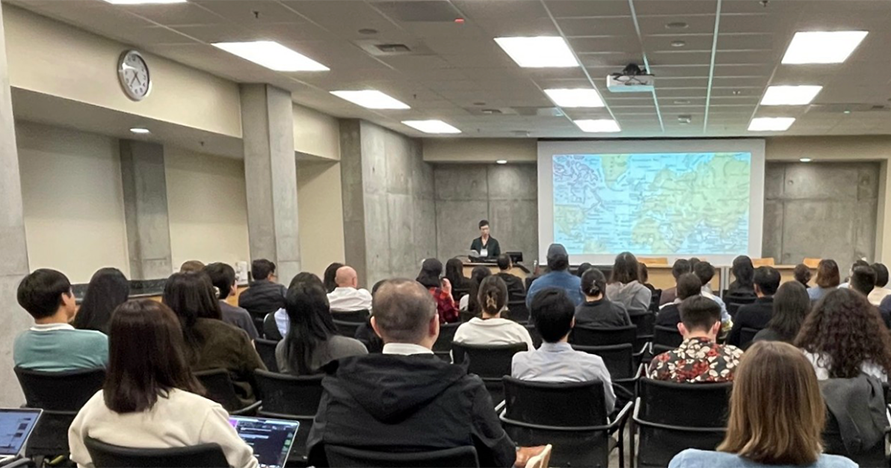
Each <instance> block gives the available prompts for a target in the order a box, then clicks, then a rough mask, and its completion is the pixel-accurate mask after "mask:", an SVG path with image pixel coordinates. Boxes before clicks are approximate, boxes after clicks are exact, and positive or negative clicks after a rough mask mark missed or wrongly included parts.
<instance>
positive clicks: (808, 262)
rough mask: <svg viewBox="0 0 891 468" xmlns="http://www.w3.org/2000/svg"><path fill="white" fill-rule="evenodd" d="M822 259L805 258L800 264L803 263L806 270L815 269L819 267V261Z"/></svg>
mask: <svg viewBox="0 0 891 468" xmlns="http://www.w3.org/2000/svg"><path fill="white" fill-rule="evenodd" d="M821 260H823V259H822V258H805V259H804V260H802V262H801V263H804V266H806V267H808V268H817V267H818V266H820V261H821Z"/></svg>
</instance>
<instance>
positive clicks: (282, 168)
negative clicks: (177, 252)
mask: <svg viewBox="0 0 891 468" xmlns="http://www.w3.org/2000/svg"><path fill="white" fill-rule="evenodd" d="M293 107H294V104H293V102H292V101H291V93H289V92H288V91H285V90H283V89H279V88H276V87H274V86H270V85H266V84H246V85H242V86H241V122H242V123H241V126H242V134H243V137H242V141H243V142H244V178H245V186H246V192H247V211H248V236H249V238H250V247H251V260H256V259H258V258H266V259H269V260H271V261H273V262H275V264H276V266H277V268H278V271H277V273H278V277H279V278H280V279H281V282H282V283H284V284H287V283H289V282H290V281H291V278H293V277H294V276H295V275H296V274H297V273H299V272H300V238H299V237H298V232H297V161H296V159H295V156H294V110H293Z"/></svg>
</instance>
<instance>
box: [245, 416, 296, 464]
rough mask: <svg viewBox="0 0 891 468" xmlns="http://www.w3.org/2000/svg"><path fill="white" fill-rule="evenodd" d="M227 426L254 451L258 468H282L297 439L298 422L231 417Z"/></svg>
mask: <svg viewBox="0 0 891 468" xmlns="http://www.w3.org/2000/svg"><path fill="white" fill-rule="evenodd" d="M229 424H232V427H234V428H235V432H237V433H238V436H239V437H241V439H242V440H244V441H245V442H247V444H248V445H250V446H251V449H253V451H254V457H255V458H256V459H257V462H258V463H259V464H260V468H283V467H284V466H285V462H287V461H288V455H290V454H291V448H292V447H293V446H294V439H295V438H296V437H297V428H298V427H300V422H298V421H288V420H284V419H266V418H250V417H241V416H232V417H230V418H229Z"/></svg>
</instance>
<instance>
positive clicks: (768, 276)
mask: <svg viewBox="0 0 891 468" xmlns="http://www.w3.org/2000/svg"><path fill="white" fill-rule="evenodd" d="M754 280H755V295H756V296H758V298H757V299H755V302H753V303H751V304H746V305H744V306H742V307H740V308H739V311H737V312H736V317H735V318H734V319H733V329H731V330H730V335H729V336H728V337H727V343H729V344H732V345H733V346H741V345H742V329H743V328H752V329H755V330H763V329H764V328H767V324H768V322H770V319H771V317H773V295H774V294H776V293H777V288H779V287H780V272H779V271H777V270H776V268H773V267H769V266H762V267H758V269H757V270H755V278H754Z"/></svg>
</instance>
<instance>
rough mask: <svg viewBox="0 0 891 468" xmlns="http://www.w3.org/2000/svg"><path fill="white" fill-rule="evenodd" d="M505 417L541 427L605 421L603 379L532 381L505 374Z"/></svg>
mask: <svg viewBox="0 0 891 468" xmlns="http://www.w3.org/2000/svg"><path fill="white" fill-rule="evenodd" d="M503 382H504V401H505V404H506V405H505V413H504V417H505V418H507V419H510V420H512V421H517V422H523V423H528V424H538V425H543V426H557V427H589V426H600V425H605V424H606V423H607V416H608V415H607V414H606V404H605V400H604V394H603V382H601V381H599V380H594V381H590V382H572V383H565V382H561V383H552V382H531V381H524V380H518V379H515V378H513V377H508V376H505V377H504V378H503Z"/></svg>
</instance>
